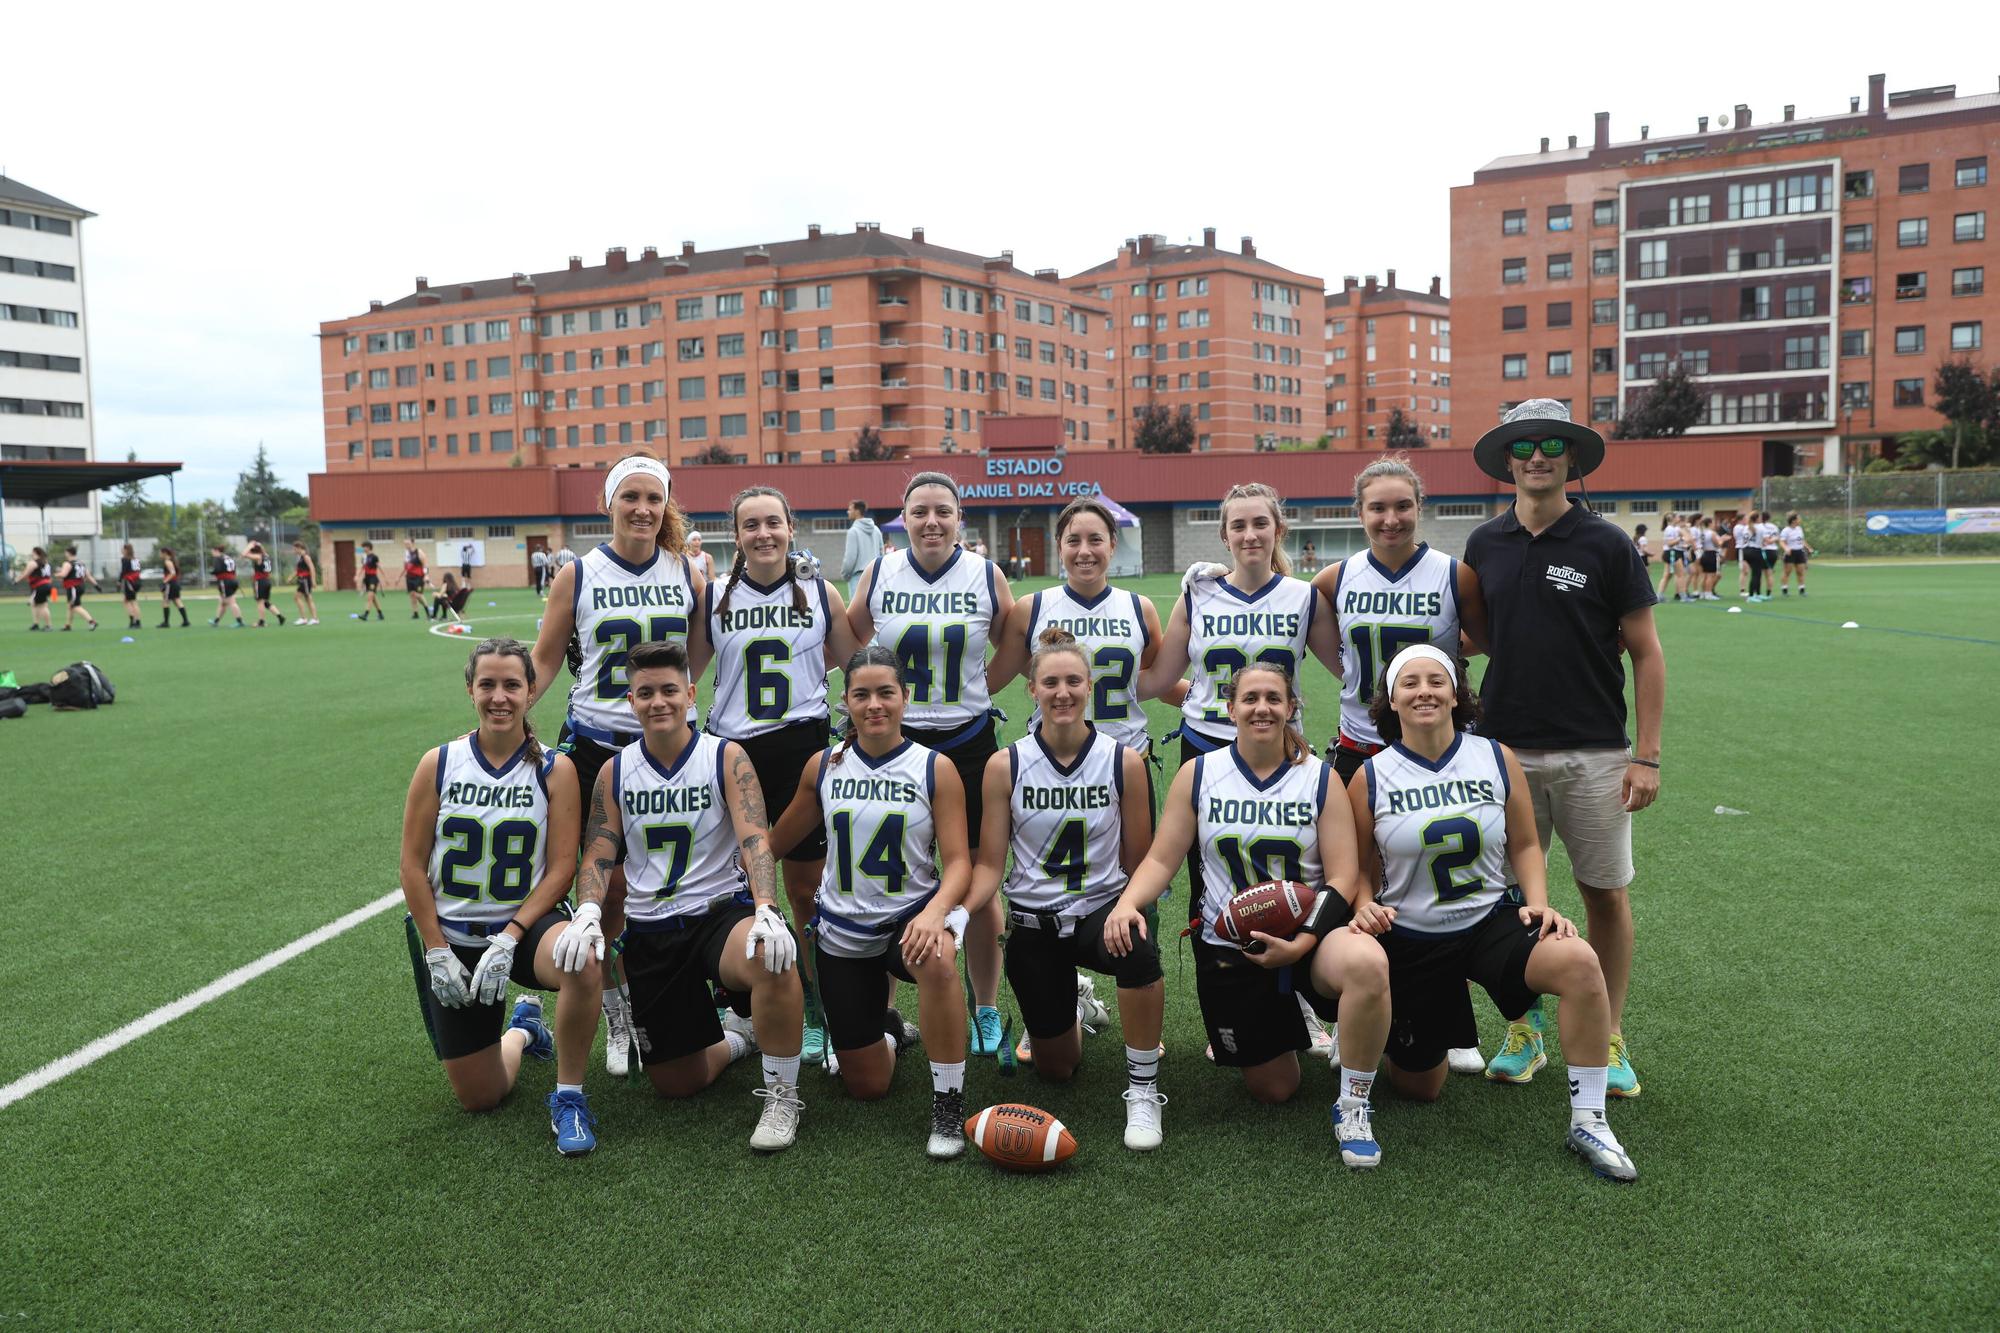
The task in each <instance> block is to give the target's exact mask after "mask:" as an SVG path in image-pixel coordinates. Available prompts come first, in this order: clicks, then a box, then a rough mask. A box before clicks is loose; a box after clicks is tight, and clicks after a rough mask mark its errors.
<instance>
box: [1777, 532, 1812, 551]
mask: <svg viewBox="0 0 2000 1333" xmlns="http://www.w3.org/2000/svg"><path fill="white" fill-rule="evenodd" d="M1778 542H1779V544H1780V545H1781V546H1783V547H1784V548H1785V549H1786V550H1787V551H1803V550H1805V549H1806V530H1805V529H1804V528H1800V527H1786V528H1779V529H1778Z"/></svg>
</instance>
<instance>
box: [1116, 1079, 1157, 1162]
mask: <svg viewBox="0 0 2000 1333" xmlns="http://www.w3.org/2000/svg"><path fill="white" fill-rule="evenodd" d="M1121 1095H1122V1096H1123V1097H1124V1098H1125V1146H1126V1147H1128V1148H1130V1149H1131V1150H1132V1151H1133V1152H1151V1151H1152V1150H1153V1149H1155V1148H1157V1147H1159V1146H1160V1143H1161V1141H1162V1140H1163V1139H1165V1137H1166V1135H1165V1134H1164V1133H1163V1132H1162V1131H1161V1129H1160V1108H1161V1107H1162V1106H1165V1105H1166V1104H1167V1094H1165V1093H1164V1092H1161V1091H1160V1090H1159V1089H1158V1088H1132V1087H1128V1088H1126V1089H1125V1091H1124V1092H1123V1093H1122V1094H1121Z"/></svg>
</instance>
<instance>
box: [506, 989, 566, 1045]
mask: <svg viewBox="0 0 2000 1333" xmlns="http://www.w3.org/2000/svg"><path fill="white" fill-rule="evenodd" d="M507 1026H508V1027H510V1028H519V1029H521V1031H523V1032H525V1033H527V1034H528V1054H529V1055H532V1056H534V1057H535V1058H536V1059H537V1060H553V1059H555V1055H556V1034H555V1033H553V1032H551V1031H549V1025H548V1024H547V1023H544V1022H543V1021H542V997H541V996H539V995H523V996H522V997H521V998H520V999H518V1000H516V1001H514V1015H513V1017H511V1018H509V1019H508V1020H507Z"/></svg>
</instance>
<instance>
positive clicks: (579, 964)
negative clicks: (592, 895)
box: [554, 903, 604, 972]
mask: <svg viewBox="0 0 2000 1333" xmlns="http://www.w3.org/2000/svg"><path fill="white" fill-rule="evenodd" d="M603 915H604V909H603V908H602V907H599V906H598V905H597V904H596V903H585V904H584V905H583V906H581V907H579V908H577V909H576V915H575V916H573V917H571V918H570V921H569V924H568V925H567V926H564V927H563V933H562V934H560V935H558V936H556V943H555V949H554V957H555V963H556V966H557V967H559V968H561V969H562V970H563V971H565V972H581V971H583V965H584V964H585V963H588V962H589V961H590V960H591V959H592V958H596V959H597V960H598V961H599V962H602V961H603V959H604V928H603V927H602V926H600V925H598V924H597V921H598V918H599V917H601V916H603Z"/></svg>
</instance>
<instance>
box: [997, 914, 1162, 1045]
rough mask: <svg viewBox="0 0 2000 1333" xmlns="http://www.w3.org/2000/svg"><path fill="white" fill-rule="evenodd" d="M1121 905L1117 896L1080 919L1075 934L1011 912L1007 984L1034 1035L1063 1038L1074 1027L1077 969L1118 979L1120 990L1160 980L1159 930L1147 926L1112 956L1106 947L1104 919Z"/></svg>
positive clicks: (1026, 1024) (1008, 923) (1023, 1018)
mask: <svg viewBox="0 0 2000 1333" xmlns="http://www.w3.org/2000/svg"><path fill="white" fill-rule="evenodd" d="M1116 906H1118V900H1117V899H1116V898H1113V899H1112V900H1111V901H1110V902H1108V903H1106V904H1104V906H1102V907H1100V908H1098V909H1097V910H1096V911H1095V912H1092V913H1091V914H1090V915H1089V916H1087V917H1084V918H1083V919H1082V920H1080V921H1078V922H1077V923H1076V930H1075V932H1074V933H1072V934H1069V935H1064V934H1061V933H1060V927H1056V928H1053V929H1052V928H1050V927H1049V926H1045V925H1029V924H1027V923H1026V922H1024V921H1023V920H1022V917H1023V915H1025V914H1023V913H1020V912H1015V911H1013V910H1011V909H1010V910H1009V911H1008V913H1007V984H1008V985H1009V986H1011V987H1013V989H1014V1002H1015V1003H1016V1004H1018V1005H1020V1006H1021V1023H1022V1025H1023V1026H1024V1027H1026V1028H1027V1029H1028V1035H1029V1036H1031V1037H1036V1038H1043V1039H1046V1038H1049V1037H1060V1036H1061V1035H1062V1034H1063V1033H1065V1032H1068V1031H1069V1030H1070V1029H1071V1028H1073V1027H1075V1026H1076V970H1077V969H1078V968H1079V967H1087V968H1089V969H1090V970H1091V971H1093V972H1098V973H1102V974H1103V975H1105V976H1108V977H1115V978H1117V981H1118V989H1120V990H1134V989H1137V988H1138V987H1140V986H1150V985H1152V984H1153V983H1154V982H1156V981H1158V980H1159V979H1160V976H1161V973H1160V947H1159V939H1158V936H1159V931H1158V930H1155V929H1153V928H1152V927H1150V926H1149V927H1148V928H1147V934H1146V938H1145V939H1143V940H1141V939H1134V940H1133V941H1132V952H1131V953H1128V954H1126V955H1125V956H1124V957H1123V958H1113V957H1112V956H1111V954H1110V952H1109V951H1108V950H1107V949H1105V947H1104V922H1105V919H1106V918H1107V917H1109V916H1110V915H1111V910H1112V909H1113V908H1114V907H1116Z"/></svg>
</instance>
